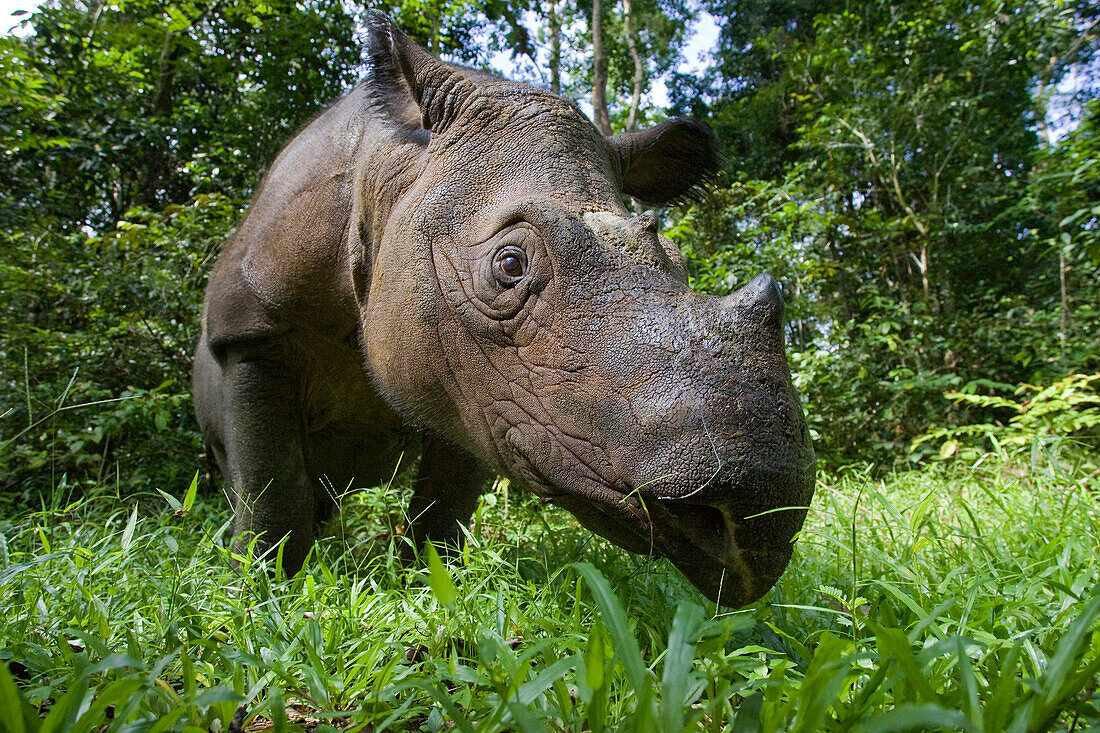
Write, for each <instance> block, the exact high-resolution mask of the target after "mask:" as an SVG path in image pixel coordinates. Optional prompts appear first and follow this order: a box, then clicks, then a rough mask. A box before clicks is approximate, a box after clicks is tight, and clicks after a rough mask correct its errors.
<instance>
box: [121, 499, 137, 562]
mask: <svg viewBox="0 0 1100 733" xmlns="http://www.w3.org/2000/svg"><path fill="white" fill-rule="evenodd" d="M137 517H138V505H137V502H134V511H132V512H130V519H129V521H127V522H126V528H125V529H124V530H122V551H123V552H127V551H129V549H130V545H132V544H133V541H134V528H135V527H137Z"/></svg>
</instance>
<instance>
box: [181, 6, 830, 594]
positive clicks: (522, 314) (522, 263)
mask: <svg viewBox="0 0 1100 733" xmlns="http://www.w3.org/2000/svg"><path fill="white" fill-rule="evenodd" d="M369 26H370V28H369V33H370V38H369V44H368V49H369V52H370V55H371V62H372V63H371V71H370V73H369V74H368V76H367V78H366V79H365V80H364V81H363V82H362V83H361V84H360V85H359V86H357V87H356V88H355V89H354V90H352V92H350V93H349V94H348V95H347V96H346V97H344V98H343V99H341V100H340V101H339V102H337V103H336V104H335V105H334V106H333V107H331V108H330V109H329V110H327V111H326V112H325V113H323V114H322V115H321V116H319V117H318V118H317V119H316V120H314V122H313V123H311V124H310V125H309V126H308V127H306V128H305V129H304V130H303V131H302V132H301V133H299V134H298V135H297V136H296V137H295V138H294V139H293V140H292V141H291V142H290V143H289V144H288V145H287V147H286V148H285V149H284V150H283V152H282V153H281V154H280V155H279V157H278V159H277V160H276V161H275V162H274V164H273V165H272V167H271V169H270V170H269V171H268V173H267V176H266V179H265V181H264V184H263V186H262V187H261V189H260V190H259V192H258V193H257V194H256V197H255V200H254V202H253V205H252V208H251V210H250V212H249V214H248V215H247V217H246V218H245V219H244V221H243V222H242V223H241V224H240V226H239V227H238V230H237V232H236V234H235V236H234V237H233V238H232V240H231V241H230V242H229V243H228V244H227V246H226V248H225V249H224V251H223V253H222V255H221V257H220V259H219V261H218V263H217V265H216V267H215V269H214V272H213V274H212V275H211V278H210V283H209V286H208V289H207V293H206V300H205V304H204V310H203V323H202V337H201V339H200V341H199V345H198V349H197V351H196V354H195V372H194V394H195V408H196V414H197V417H198V421H199V425H200V428H201V429H202V432H203V435H204V439H205V441H206V444H207V449H208V451H209V452H210V454H211V455H212V456H213V457H214V459H215V460H216V462H217V464H218V466H219V468H220V469H221V472H222V473H223V475H224V476H225V478H226V482H227V484H228V486H229V488H230V491H231V495H232V496H233V497H234V511H235V530H236V532H237V533H238V535H240V536H244V537H246V536H248V535H250V534H258V535H259V538H260V539H259V547H260V548H261V549H264V548H269V547H271V546H273V545H274V544H276V543H278V542H279V541H280V540H282V539H283V538H284V537H286V546H285V548H284V557H283V560H284V566H285V567H286V568H288V569H289V570H290V571H292V572H293V571H296V570H297V569H298V568H300V567H301V564H302V562H303V561H304V559H305V556H306V554H307V553H308V551H309V548H310V547H311V545H312V542H313V531H314V526H315V524H316V523H317V522H318V521H319V520H320V519H322V518H323V517H324V516H325V514H326V512H327V511H328V509H329V505H330V503H331V499H330V498H329V497H330V496H331V495H332V492H333V491H336V492H340V491H343V490H345V489H346V488H348V487H350V486H356V485H371V484H372V483H375V482H378V481H380V480H384V479H385V478H388V476H389V474H390V473H391V472H392V470H393V467H394V465H395V464H396V462H397V460H398V457H399V456H400V455H401V454H402V453H404V454H405V455H409V454H410V452H411V453H413V454H415V453H416V452H417V451H420V452H421V455H422V457H421V461H420V468H419V474H418V476H417V478H416V480H415V482H414V487H413V497H412V500H411V503H410V505H409V508H408V515H409V517H410V518H411V520H412V522H411V524H410V527H409V531H410V532H411V533H413V534H414V536H415V538H416V540H417V541H423V540H424V539H427V538H430V539H432V540H433V541H440V542H452V543H457V542H459V541H461V537H462V535H461V531H460V526H461V525H462V524H463V523H465V522H467V521H468V520H469V518H470V516H471V513H472V512H473V510H474V507H475V506H476V503H477V497H478V495H479V494H480V493H481V491H482V490H483V489H484V487H485V485H486V482H487V479H488V478H489V477H490V476H491V475H493V474H494V473H500V474H503V475H506V476H509V477H511V478H512V479H513V480H515V481H517V482H519V483H521V484H523V485H525V486H526V487H528V488H529V489H530V490H531V491H533V492H535V493H536V494H538V495H539V496H540V497H543V498H544V499H546V500H548V501H554V502H557V503H559V504H560V505H561V506H563V507H565V508H566V509H568V510H569V511H570V512H572V513H573V514H574V515H575V516H576V517H577V519H578V520H579V521H580V522H581V523H582V524H583V525H584V526H585V527H588V528H589V529H591V530H592V531H594V532H596V533H598V534H600V535H603V536H604V537H607V538H608V539H609V540H611V541H612V542H614V543H616V544H618V545H620V546H621V547H624V548H626V549H628V550H631V551H633V552H639V553H645V554H650V555H654V556H662V557H667V558H669V559H670V560H671V561H672V562H673V564H674V565H675V566H676V567H677V568H679V569H680V571H681V572H683V573H684V574H685V576H686V577H687V578H688V579H689V580H690V581H691V582H692V583H693V584H694V585H695V586H696V587H698V588H699V589H700V590H701V591H702V592H703V593H704V594H705V595H706V596H707V597H709V598H710V599H711V600H714V601H718V602H720V603H722V604H725V605H730V606H739V605H744V604H746V603H750V602H752V601H754V600H756V599H757V598H759V597H760V596H761V595H762V594H763V593H765V592H766V591H767V590H768V589H769V588H770V587H771V586H772V585H773V584H774V583H775V581H776V579H778V577H779V575H780V574H781V573H782V572H783V570H784V569H785V568H786V566H787V563H788V561H789V559H790V555H791V547H792V542H793V539H794V537H795V536H796V534H797V532H798V531H799V529H800V528H801V526H802V522H803V519H804V518H805V514H806V507H807V506H808V504H809V502H810V499H811V496H812V493H813V485H814V454H813V449H812V447H811V445H810V439H809V435H808V432H807V429H806V424H805V421H804V419H803V416H802V410H801V407H800V405H799V402H798V398H797V395H796V394H795V392H794V390H793V387H792V385H791V378H790V373H789V370H788V367H787V362H786V357H785V355H784V345H783V303H782V298H781V296H780V292H779V289H778V286H777V285H776V283H775V281H774V280H772V279H771V278H770V277H768V276H767V275H761V276H759V277H757V278H756V279H755V280H753V281H752V282H751V283H749V284H748V285H746V286H744V287H743V288H741V290H739V291H737V292H735V293H734V294H732V295H730V296H727V297H726V298H715V297H709V296H704V295H700V294H697V293H693V292H691V291H690V290H689V289H688V286H687V276H686V273H685V271H684V266H683V261H682V259H681V257H680V253H679V251H678V250H677V249H676V247H675V245H674V244H672V243H671V242H670V241H669V240H667V239H665V238H664V237H662V236H660V234H659V233H658V228H657V219H656V217H655V215H654V214H653V213H652V212H646V213H642V214H637V215H636V214H633V213H631V212H630V211H629V210H628V209H627V208H626V207H625V206H624V203H623V201H624V196H632V197H634V198H636V199H639V200H643V201H647V202H652V203H662V202H667V201H671V200H675V199H678V198H681V197H683V196H685V195H688V194H690V192H691V191H692V190H693V189H694V188H695V187H697V186H698V185H700V183H701V182H703V181H704V180H705V179H706V177H707V176H708V175H709V174H711V173H712V172H713V171H714V170H715V169H716V167H717V155H716V142H715V139H714V136H713V134H712V133H711V132H710V130H709V129H708V128H707V127H706V126H705V125H702V124H701V123H698V122H695V121H692V120H688V119H674V120H669V121H667V122H664V123H661V124H660V125H657V126H656V127H654V128H651V129H648V130H644V131H641V132H636V133H630V134H624V135H616V136H612V137H605V136H604V135H602V134H601V133H600V132H599V131H598V130H597V129H596V128H595V127H594V126H593V125H592V124H591V122H589V121H588V120H587V119H586V118H585V117H584V115H583V114H582V113H581V112H580V111H579V110H578V109H577V108H576V106H575V105H574V104H573V103H571V102H569V101H567V100H563V99H561V98H559V97H557V96H554V95H552V94H550V93H549V92H546V91H544V90H541V89H537V88H535V87H532V86H529V85H525V84H520V83H515V82H511V81H506V80H503V79H500V78H497V77H494V76H490V75H486V74H482V73H480V72H474V71H470V70H467V69H461V68H455V67H451V66H448V65H446V64H443V63H441V62H439V61H437V60H436V59H434V58H433V57H431V56H430V55H429V54H428V53H427V52H425V51H424V50H423V49H421V48H420V47H418V46H416V45H415V44H414V43H412V42H411V41H410V40H409V39H408V37H407V36H405V35H404V34H403V33H402V32H401V31H400V30H399V29H398V28H397V27H396V26H394V25H393V24H392V23H391V22H390V21H389V20H388V19H387V18H385V16H382V15H380V14H378V15H374V16H372V17H371V20H370V23H369Z"/></svg>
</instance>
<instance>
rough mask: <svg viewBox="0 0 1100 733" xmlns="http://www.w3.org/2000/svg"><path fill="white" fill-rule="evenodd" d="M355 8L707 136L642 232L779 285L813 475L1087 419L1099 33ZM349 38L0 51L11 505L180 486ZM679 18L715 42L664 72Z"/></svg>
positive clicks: (29, 20)
mask: <svg viewBox="0 0 1100 733" xmlns="http://www.w3.org/2000/svg"><path fill="white" fill-rule="evenodd" d="M370 7H378V8H381V9H382V10H384V11H386V12H388V13H390V14H392V15H393V17H395V18H396V19H397V20H398V22H399V23H400V24H401V25H402V26H403V27H404V28H406V29H407V30H408V32H409V33H410V34H412V35H413V37H414V38H415V39H416V40H417V41H419V42H420V43H422V44H424V45H425V46H427V47H428V48H430V49H431V50H433V51H434V52H436V53H438V54H440V55H441V56H442V57H443V58H445V59H449V60H452V61H456V62H461V63H464V64H468V65H473V66H481V67H485V68H490V64H491V62H492V61H493V60H494V59H495V60H496V62H497V66H501V65H504V66H507V67H509V68H508V72H509V74H510V75H511V76H513V77H517V78H523V79H526V80H529V81H532V82H534V83H537V84H540V85H543V86H546V87H548V88H551V89H553V90H555V91H558V92H560V93H561V94H563V95H565V96H567V97H571V98H573V99H575V100H577V101H578V102H579V103H580V104H581V105H582V107H583V108H584V109H585V110H586V111H590V112H591V115H592V117H593V119H594V121H595V122H596V124H597V125H598V126H600V127H602V128H603V129H604V130H605V131H607V132H611V131H616V132H617V131H622V130H630V129H634V128H635V127H640V126H644V125H648V124H652V123H654V122H656V121H658V120H660V119H663V118H665V117H666V116H671V115H678V114H688V115H693V116H696V117H699V118H701V119H705V120H707V121H708V122H709V123H710V124H711V125H712V126H713V128H714V129H715V130H716V131H717V133H718V135H719V138H720V140H721V142H722V148H723V155H724V161H725V166H724V170H723V171H722V173H721V174H720V176H719V177H718V178H717V179H716V180H715V181H714V182H713V185H712V186H710V188H709V189H708V190H707V191H706V193H705V194H704V195H703V196H702V197H701V198H700V199H699V200H697V201H691V202H685V203H684V204H682V205H680V206H677V207H672V208H669V209H667V210H666V211H664V212H663V214H662V216H663V226H664V228H665V230H666V233H667V234H668V236H670V237H672V238H673V239H674V240H675V241H676V242H677V243H678V244H679V245H680V247H681V248H682V250H683V252H684V254H685V255H686V257H687V260H688V263H689V268H690V273H691V277H692V284H693V287H695V288H696V289H698V290H702V291H706V292H711V293H715V294H724V293H727V292H729V291H730V290H732V289H734V288H736V287H738V286H739V285H740V284H743V283H744V282H746V281H747V280H749V279H751V278H752V277H753V276H754V275H756V274H757V273H759V272H762V271H766V272H770V273H772V274H773V275H774V276H775V277H776V278H777V279H778V280H780V282H781V283H782V286H783V290H784V294H785V296H786V301H787V317H788V323H787V342H788V348H789V354H790V360H791V364H792V368H793V371H794V373H795V378H796V382H797V385H798V387H799V389H800V390H801V392H802V394H803V395H804V398H805V401H806V412H807V414H808V416H809V420H810V423H811V429H812V431H813V436H814V440H815V445H816V447H817V451H818V455H819V457H820V459H821V461H822V462H823V463H824V464H825V465H827V466H833V467H835V466H842V465H847V464H851V463H853V462H860V463H870V464H874V465H875V466H876V467H877V470H893V469H897V468H904V467H906V466H910V465H912V464H914V463H917V462H920V461H922V460H924V459H926V458H929V457H936V458H949V457H951V456H954V455H955V454H956V453H958V452H959V451H960V450H962V449H965V448H966V440H964V438H965V437H966V435H967V432H966V430H965V429H964V428H963V427H962V426H966V425H969V424H974V423H979V424H984V425H999V424H1006V423H1007V422H1008V421H1009V420H1010V419H1011V418H1012V417H1014V416H1016V415H1017V414H1018V413H1019V412H1020V410H1022V409H1026V403H1027V394H1023V396H1022V397H1021V398H1017V399H1009V400H1005V399H1003V397H1004V396H1011V393H1012V392H1013V391H1014V390H1016V389H1017V388H1018V385H1021V384H1025V383H1026V384H1033V385H1047V384H1051V383H1058V384H1062V385H1066V384H1068V385H1069V386H1070V388H1072V389H1076V390H1078V391H1081V390H1084V391H1088V390H1090V389H1092V385H1091V383H1090V382H1089V381H1087V380H1082V379H1081V378H1072V379H1071V380H1070V382H1068V383H1067V382H1065V381H1061V382H1059V381H1058V380H1064V379H1065V378H1066V377H1067V376H1068V375H1074V374H1082V375H1088V374H1092V373H1095V372H1097V371H1098V370H1100V268H1098V265H1100V162H1098V161H1100V154H1098V153H1100V137H1098V135H1100V102H1098V101H1097V89H1098V85H1100V67H1098V63H1100V62H1098V58H1097V49H1098V43H1097V29H1098V25H1097V23H1098V18H1100V6H1096V5H1094V4H1091V3H1086V2H1072V1H1063V0H1056V1H1054V2H1050V1H1044V2H1023V3H1018V4H1005V3H1001V2H997V1H995V0H977V1H976V2H967V3H962V2H946V3H945V2H935V3H931V2H894V3H884V2H864V3H858V2H851V1H850V0H843V1H840V0H826V1H820V2H819V1H816V0H789V1H781V2H771V1H768V2H763V1H758V0H749V1H748V2H730V1H729V0H706V1H705V2H702V3H699V2H695V0H581V1H580V2H577V3H573V2H569V1H568V0H555V2H552V3H541V4H539V3H529V2H525V1H524V0H520V1H519V2H508V1H507V0H463V1H462V2H454V3H451V2H440V1H439V0H423V1H410V2H405V3H402V4H392V3H391V4H386V3H381V4H378V5H371V6H370ZM366 9H367V6H365V5H357V4H355V3H346V2H336V1H335V0H311V1H310V2H299V3H294V2H289V1H288V0H272V1H271V2H251V1H249V2H244V1H238V0H221V1H219V2H201V1H199V2H192V1H190V0H187V1H184V2H165V1H163V0H125V1H124V2H118V3H108V2H105V1H101V2H96V1H95V0H91V1H90V2H87V3H85V2H74V1H73V0H59V1H58V0H51V2H47V3H46V4H44V5H43V6H42V7H41V8H39V9H38V10H37V11H36V12H34V13H33V14H28V15H26V16H25V17H24V19H23V20H22V24H21V25H20V26H18V27H17V28H15V29H13V30H15V31H17V32H16V33H13V34H9V35H7V36H5V37H3V38H0V150H2V151H3V153H2V157H0V180H2V181H3V186H2V188H0V246H2V247H3V252H4V255H3V258H2V260H0V278H2V280H3V283H4V285H3V289H2V293H0V332H2V333H3V339H2V341H0V374H2V379H0V406H2V407H0V416H2V417H0V421H2V422H0V430H2V432H3V450H2V451H0V489H2V490H3V491H2V493H0V496H3V497H5V498H4V501H20V497H22V498H23V499H25V498H27V497H29V496H33V492H35V491H37V490H39V489H41V488H43V487H44V486H52V485H56V483H57V482H58V481H59V480H60V479H61V478H62V477H64V480H65V481H67V482H69V483H70V484H72V485H75V484H78V483H80V482H82V481H93V482H95V481H103V480H104V479H106V478H108V477H111V478H112V481H113V482H114V483H116V484H117V485H120V486H133V485H138V484H146V485H147V484H148V483H149V482H152V484H153V485H157V486H167V485H178V484H179V483H180V482H181V481H186V479H187V477H189V476H190V475H191V474H193V472H194V470H195V466H196V464H197V463H198V461H199V459H200V457H201V453H202V452H201V448H200V444H199V438H198V435H197V433H196V428H195V425H194V421H193V419H192V416H191V410H190V406H189V373H190V355H191V351H192V348H193V344H194V343H195V340H196V335H197V329H198V322H199V308H200V302H201V295H202V290H203V286H204V282H205V278H206V276H207V273H208V272H209V269H210V266H211V263H212V260H213V258H214V257H215V255H216V253H217V251H218V249H219V247H220V245H221V243H222V242H223V241H224V240H225V238H226V237H227V236H228V235H229V233H230V232H231V231H232V228H233V226H234V224H235V223H236V221H237V220H238V219H239V217H240V216H241V213H242V212H243V211H244V209H245V207H246V206H247V201H248V198H249V196H250V194H251V192H252V190H253V189H254V187H255V186H256V184H257V182H258V181H259V180H260V178H261V177H262V175H263V171H264V169H265V166H266V165H267V164H268V163H269V162H270V161H271V160H272V158H273V156H274V155H275V154H276V153H277V152H278V150H279V149H280V147H281V146H282V145H283V144H284V143H285V142H286V140H287V139H288V138H289V137H290V136H291V135H292V134H293V133H294V131H295V130H297V129H298V128H300V127H301V126H302V125H303V124H304V123H306V122H307V121H308V120H309V119H310V118H312V117H313V116H314V115H315V114H317V112H318V111H319V110H321V109H323V108H324V106H325V105H327V104H328V103H330V102H331V101H332V100H333V99H335V98H336V97H338V96H339V95H340V94H341V93H342V92H344V91H346V90H347V89H348V88H349V87H350V86H351V85H353V84H354V83H355V82H356V80H357V79H358V78H360V77H361V76H362V74H363V73H364V70H365V66H364V58H363V49H362V45H361V41H362V37H361V35H360V28H361V22H360V21H361V17H362V13H363V12H364V11H365V10H366ZM701 12H705V13H708V14H709V15H710V16H711V17H712V18H713V21H714V23H715V24H716V25H717V27H718V28H719V33H718V37H717V42H716V45H715V47H714V48H713V49H711V52H710V53H709V55H708V57H707V58H706V63H705V64H704V66H703V67H702V68H701V69H698V70H696V71H693V72H684V71H681V70H680V69H682V68H683V66H682V65H681V64H682V61H683V56H682V52H683V49H684V48H685V44H686V43H687V42H688V40H689V36H690V29H691V27H692V22H693V19H695V18H697V17H698V15H699V14H700V13H701ZM501 62H504V63H503V64H502V63H501ZM655 85H659V87H660V88H661V89H662V90H663V93H662V94H660V95H654V94H653V90H654V88H655ZM658 98H659V99H658ZM655 99H658V101H659V102H661V103H660V104H658V103H656V102H655V101H654V100H655ZM945 393H946V394H949V395H950V396H951V399H948V398H947V397H945ZM1077 432H1081V431H1080V430H1078V431H1077ZM929 435H933V436H935V437H937V439H936V440H927V439H926V440H924V441H921V440H919V438H920V436H929ZM986 447H988V445H986ZM959 455H961V454H959Z"/></svg>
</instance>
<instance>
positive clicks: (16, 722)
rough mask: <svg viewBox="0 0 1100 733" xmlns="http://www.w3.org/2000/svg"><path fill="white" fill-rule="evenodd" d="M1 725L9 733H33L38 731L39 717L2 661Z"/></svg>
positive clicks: (0, 670)
mask: <svg viewBox="0 0 1100 733" xmlns="http://www.w3.org/2000/svg"><path fill="white" fill-rule="evenodd" d="M0 711H3V712H2V713H0V723H2V724H3V725H4V727H6V729H7V731H8V733H24V732H26V733H32V732H33V731H36V730H38V716H37V715H35V711H34V708H33V707H31V704H30V702H28V700H27V698H25V697H23V692H22V690H20V689H19V685H17V684H16V682H15V678H14V677H12V674H11V672H10V671H8V663H7V661H0Z"/></svg>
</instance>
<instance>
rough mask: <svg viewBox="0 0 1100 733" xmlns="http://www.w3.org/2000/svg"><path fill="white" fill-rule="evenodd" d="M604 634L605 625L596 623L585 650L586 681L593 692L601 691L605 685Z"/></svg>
mask: <svg viewBox="0 0 1100 733" xmlns="http://www.w3.org/2000/svg"><path fill="white" fill-rule="evenodd" d="M604 633H605V632H604V630H603V623H602V622H600V621H596V623H594V624H593V625H592V630H591V631H590V632H589V634H588V645H587V646H585V648H584V670H585V678H584V681H585V683H586V684H587V685H588V686H589V687H591V688H592V689H593V690H599V689H600V688H601V687H603V683H604V664H605V662H604V640H603V637H604Z"/></svg>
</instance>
